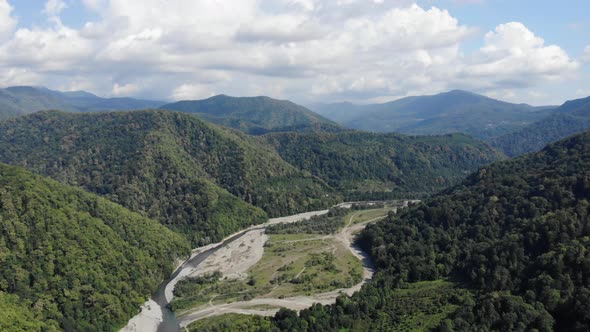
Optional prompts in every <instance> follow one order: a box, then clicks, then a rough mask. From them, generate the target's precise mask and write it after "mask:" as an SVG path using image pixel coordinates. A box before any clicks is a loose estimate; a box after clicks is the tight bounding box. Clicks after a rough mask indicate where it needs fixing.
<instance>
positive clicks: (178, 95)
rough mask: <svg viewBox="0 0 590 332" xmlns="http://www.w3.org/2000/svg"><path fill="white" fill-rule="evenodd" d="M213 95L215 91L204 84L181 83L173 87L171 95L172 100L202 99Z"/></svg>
mask: <svg viewBox="0 0 590 332" xmlns="http://www.w3.org/2000/svg"><path fill="white" fill-rule="evenodd" d="M214 95H215V93H214V92H212V91H211V90H210V89H209V87H208V86H206V85H202V84H182V85H180V86H178V87H176V88H175V89H174V91H173V92H172V96H171V97H172V99H174V100H192V99H204V98H208V97H211V96H214Z"/></svg>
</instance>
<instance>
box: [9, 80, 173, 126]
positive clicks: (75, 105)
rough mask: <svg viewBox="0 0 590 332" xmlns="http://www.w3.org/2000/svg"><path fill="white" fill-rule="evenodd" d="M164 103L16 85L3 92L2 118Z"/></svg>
mask: <svg viewBox="0 0 590 332" xmlns="http://www.w3.org/2000/svg"><path fill="white" fill-rule="evenodd" d="M162 104H164V102H159V101H151V100H140V99H133V98H100V97H97V96H95V95H93V94H91V93H88V92H84V91H72V92H60V91H54V90H49V89H47V88H43V87H31V86H15V87H9V88H5V89H0V119H6V118H9V117H14V116H20V115H24V114H29V113H33V112H37V111H41V110H52V109H58V110H62V111H65V112H91V111H109V110H134V109H145V108H155V107H158V106H160V105H162Z"/></svg>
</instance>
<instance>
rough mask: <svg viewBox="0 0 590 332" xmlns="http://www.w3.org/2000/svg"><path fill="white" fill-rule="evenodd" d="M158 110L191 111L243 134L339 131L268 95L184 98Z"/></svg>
mask: <svg viewBox="0 0 590 332" xmlns="http://www.w3.org/2000/svg"><path fill="white" fill-rule="evenodd" d="M160 109H165V110H174V111H180V112H187V113H191V114H194V115H196V116H198V117H200V118H202V119H204V120H207V121H210V122H213V123H216V124H220V125H223V126H226V127H231V128H236V129H239V130H241V131H243V132H245V133H248V134H253V135H260V134H265V133H268V132H276V131H318V130H321V131H341V130H343V129H342V128H341V127H340V126H338V125H337V124H336V123H334V122H332V121H330V120H328V119H325V118H324V117H322V116H320V115H319V114H316V113H314V112H312V111H310V110H308V109H307V108H305V107H303V106H300V105H297V104H295V103H292V102H290V101H288V100H277V99H272V98H269V97H264V96H260V97H230V96H226V95H218V96H214V97H211V98H207V99H204V100H185V101H179V102H176V103H172V104H167V105H164V106H161V107H160Z"/></svg>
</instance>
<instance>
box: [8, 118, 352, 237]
mask: <svg viewBox="0 0 590 332" xmlns="http://www.w3.org/2000/svg"><path fill="white" fill-rule="evenodd" d="M269 150H270V149H269ZM269 150H266V149H263V148H259V147H257V146H255V145H254V144H251V143H250V142H248V140H247V137H246V136H245V135H242V134H236V133H234V132H232V131H229V130H224V129H220V128H216V127H214V126H212V125H210V124H207V123H204V122H203V121H201V120H199V119H197V118H196V117H194V116H192V115H190V114H183V113H177V112H169V111H138V112H111V113H86V114H70V113H63V112H57V111H49V112H40V113H35V114H31V115H27V116H23V117H19V118H16V119H11V120H7V121H4V122H2V123H0V161H2V162H6V163H9V164H14V165H21V166H24V167H26V168H28V169H30V170H32V171H34V172H37V173H40V174H43V175H47V176H50V177H52V178H54V179H56V180H58V181H60V182H62V183H66V184H71V185H75V186H80V187H82V188H84V189H86V190H88V191H91V192H94V193H97V194H100V195H103V196H104V197H106V198H108V199H110V200H112V201H114V202H117V203H120V204H121V205H123V206H125V207H127V208H129V209H131V210H133V211H137V212H141V213H143V214H145V215H147V216H149V217H152V218H154V219H157V220H159V221H161V222H162V223H164V224H166V226H168V227H169V228H171V229H173V230H176V231H180V232H182V233H183V234H185V235H187V236H188V237H190V239H191V241H192V242H193V244H206V243H209V242H211V241H215V240H219V239H221V238H223V237H224V236H226V235H228V234H231V233H233V232H235V231H237V230H239V229H240V228H243V227H245V226H247V225H250V224H257V223H261V222H263V221H265V220H266V217H267V214H266V213H264V212H263V211H262V210H261V209H259V208H256V207H254V206H252V205H251V204H254V205H256V206H258V207H260V208H262V209H264V210H265V211H266V212H267V213H268V214H269V215H271V216H278V215H288V214H293V213H296V212H301V211H306V210H314V209H319V208H323V207H326V206H330V205H331V204H334V203H335V202H337V201H339V200H340V199H341V197H339V196H338V195H336V194H334V192H333V190H332V189H331V188H330V187H329V186H328V185H326V184H325V183H324V182H323V181H322V180H320V179H318V178H316V177H314V176H312V175H310V174H309V173H306V172H302V171H299V170H298V169H296V168H295V167H293V166H291V165H289V164H288V163H286V162H284V161H283V160H282V159H281V158H280V157H279V156H278V155H276V153H274V152H272V151H269ZM249 203H251V204H249Z"/></svg>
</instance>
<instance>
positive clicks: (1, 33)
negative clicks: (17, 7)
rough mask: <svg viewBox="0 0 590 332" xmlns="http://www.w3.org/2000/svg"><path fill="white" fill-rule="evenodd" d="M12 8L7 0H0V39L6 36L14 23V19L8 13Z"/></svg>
mask: <svg viewBox="0 0 590 332" xmlns="http://www.w3.org/2000/svg"><path fill="white" fill-rule="evenodd" d="M12 10H13V8H12V6H11V5H10V4H9V3H8V1H7V0H0V41H1V40H2V39H3V38H5V37H7V36H8V35H9V34H10V33H11V32H12V30H13V29H14V27H15V25H16V19H14V18H13V17H12V16H11V15H10V14H11V13H12Z"/></svg>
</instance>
